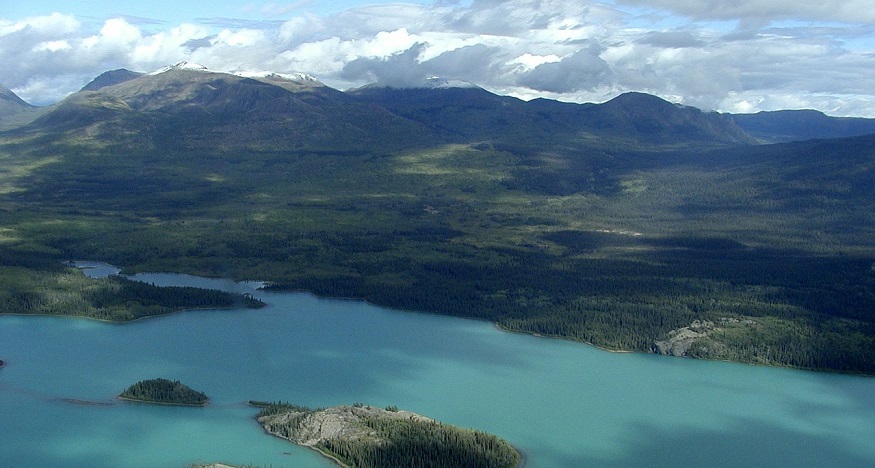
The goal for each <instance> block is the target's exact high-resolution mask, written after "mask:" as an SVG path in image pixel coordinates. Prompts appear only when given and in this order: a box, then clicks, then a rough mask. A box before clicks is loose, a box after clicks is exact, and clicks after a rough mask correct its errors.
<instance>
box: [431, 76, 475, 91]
mask: <svg viewBox="0 0 875 468" xmlns="http://www.w3.org/2000/svg"><path fill="white" fill-rule="evenodd" d="M418 87H419V88H428V89H447V88H479V86H477V85H475V84H474V83H471V82H470V81H464V80H451V79H448V78H442V77H440V76H430V77H428V78H426V79H425V81H423V83H422V85H420V86H418Z"/></svg>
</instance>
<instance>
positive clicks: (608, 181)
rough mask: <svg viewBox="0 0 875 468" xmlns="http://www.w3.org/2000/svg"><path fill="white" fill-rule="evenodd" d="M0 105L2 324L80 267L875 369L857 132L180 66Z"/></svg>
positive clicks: (865, 157)
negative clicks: (36, 103)
mask: <svg viewBox="0 0 875 468" xmlns="http://www.w3.org/2000/svg"><path fill="white" fill-rule="evenodd" d="M3 96H5V97H4V99H5V101H4V102H6V103H7V104H6V105H5V106H4V107H3V108H2V112H3V114H2V115H0V117H3V118H4V119H6V118H10V119H18V120H16V122H17V123H16V124H15V125H14V126H13V125H9V127H14V128H9V129H8V130H5V131H3V132H0V213H3V216H2V218H0V301H13V302H15V301H17V302H15V304H12V306H10V308H9V309H10V310H25V309H27V308H28V307H31V308H32V307H33V306H34V304H44V303H46V302H45V301H43V300H42V299H40V298H46V297H58V298H65V297H70V296H69V295H68V294H67V293H66V292H64V293H59V292H57V291H54V290H51V287H53V286H51V285H53V284H54V285H55V286H54V287H56V288H61V287H62V286H61V285H57V284H56V283H53V282H52V281H53V280H52V278H54V277H53V276H51V275H52V274H54V273H53V272H55V271H56V270H57V269H59V268H62V261H63V260H69V259H71V258H73V259H83V258H84V259H95V260H102V261H108V262H110V263H113V264H116V265H119V266H121V267H123V268H125V269H127V270H129V271H174V272H181V273H191V274H200V275H206V276H221V277H231V278H237V279H258V280H264V281H267V282H268V284H269V285H270V287H272V288H281V289H294V290H308V291H312V292H314V293H317V294H322V295H327V296H335V297H356V298H362V299H366V300H369V301H371V302H374V303H377V304H381V305H386V306H392V307H398V308H401V309H405V310H420V311H428V312H435V313H441V314H449V315H458V316H466V317H475V318H480V319H486V320H491V321H494V322H497V323H498V324H500V325H501V326H502V327H504V328H506V329H509V330H516V331H521V332H527V333H536V334H540V335H548V336H558V337H564V338H569V339H574V340H579V341H585V342H588V343H593V344H596V345H598V346H602V347H605V348H610V349H623V350H638V351H654V350H655V351H659V352H668V353H671V354H681V355H686V356H691V357H700V358H711V359H729V360H736V361H744V362H754V363H761V364H775V365H785V366H794V367H804V368H812V369H829V370H839V371H847V372H865V373H873V374H875V315H873V311H875V133H871V134H870V132H869V131H868V130H869V128H870V127H868V125H869V124H868V122H870V120H868V119H837V118H833V117H826V116H824V115H823V114H820V113H816V112H812V111H789V112H780V113H761V114H753V115H747V116H742V115H726V114H719V113H716V112H703V111H701V110H699V109H695V108H692V107H686V106H680V105H676V104H672V103H669V102H667V101H665V100H663V99H660V98H658V97H655V96H651V95H647V94H642V93H627V94H623V95H620V96H618V97H616V98H615V99H612V100H611V101H608V102H606V103H603V104H572V103H563V102H557V101H552V100H546V99H535V100H532V101H528V102H526V101H522V100H519V99H516V98H512V97H507V96H499V95H496V94H494V93H491V92H489V91H487V90H484V89H482V88H479V87H477V86H474V85H471V84H470V83H458V82H452V81H447V80H440V79H430V80H428V81H427V82H426V83H423V85H422V86H420V87H416V88H401V89H399V88H385V87H377V86H366V87H363V88H359V89H354V90H349V91H346V92H342V91H339V90H336V89H333V88H331V87H329V86H326V85H325V84H323V83H321V82H319V81H318V80H316V79H315V78H313V77H311V76H308V75H304V74H292V75H281V74H271V73H245V72H240V73H218V72H212V71H210V70H207V69H205V68H204V67H201V66H198V65H196V64H187V63H183V64H178V65H176V66H171V67H167V68H165V69H162V70H158V71H156V72H153V73H135V72H131V71H127V70H115V71H110V72H107V73H104V74H102V75H100V76H98V77H97V78H95V79H94V80H93V81H92V82H91V83H89V84H88V85H86V86H85V87H84V88H83V89H82V90H80V91H79V92H77V93H74V94H72V95H71V96H69V97H67V98H66V99H64V100H63V101H61V102H59V103H57V104H56V105H53V106H49V107H46V108H39V109H37V111H34V110H33V108H31V107H30V106H28V105H27V104H26V103H24V102H23V101H21V100H20V99H17V98H16V97H15V96H14V95H13V94H11V92H8V91H6V90H4V91H3ZM27 112H38V114H39V115H36V114H29V115H30V118H29V119H25V120H26V122H25V121H23V120H21V119H19V117H20V116H22V115H26V113H27ZM15 116H19V117H15ZM4 121H7V120H4ZM11 121H12V120H8V121H7V122H11ZM857 133H866V134H864V135H856V134H857ZM849 135H854V136H849ZM832 136H841V138H825V137H832ZM813 137H816V138H817V139H811V138H813ZM784 140H797V141H789V142H783V143H770V144H764V143H766V142H775V141H784ZM802 140H805V141H802ZM23 278H24V279H23ZM28 288H29V289H28ZM40 288H42V289H40ZM46 288H48V289H49V291H47V290H46ZM77 297H79V296H77ZM87 297H90V296H87V294H86V295H85V296H81V297H79V298H80V299H81V300H86V299H87ZM49 305H51V306H52V307H54V308H55V309H57V308H58V307H60V306H58V305H57V304H56V303H54V302H50V303H49ZM47 307H48V306H47ZM71 307H72V306H71ZM62 309H63V307H62ZM53 310H54V309H53ZM37 312H39V311H37ZM678 337H681V338H678ZM657 343H659V345H657Z"/></svg>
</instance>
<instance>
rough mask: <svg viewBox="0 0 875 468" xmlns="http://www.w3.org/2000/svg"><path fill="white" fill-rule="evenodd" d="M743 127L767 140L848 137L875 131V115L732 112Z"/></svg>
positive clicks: (731, 116) (736, 121) (807, 112)
mask: <svg viewBox="0 0 875 468" xmlns="http://www.w3.org/2000/svg"><path fill="white" fill-rule="evenodd" d="M729 116H730V118H732V120H734V121H735V123H737V124H738V126H739V127H741V128H743V129H744V130H746V131H747V132H748V133H750V134H751V135H753V136H754V137H756V138H759V139H761V140H763V141H765V142H786V141H803V140H811V139H815V138H844V137H852V136H859V135H867V134H873V133H875V119H864V118H856V117H831V116H828V115H826V114H824V113H823V112H820V111H816V110H781V111H771V112H766V111H764V112H758V113H756V114H730V115H729Z"/></svg>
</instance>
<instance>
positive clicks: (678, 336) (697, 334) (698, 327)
mask: <svg viewBox="0 0 875 468" xmlns="http://www.w3.org/2000/svg"><path fill="white" fill-rule="evenodd" d="M715 328H716V327H715V325H714V322H711V321H709V320H693V323H691V324H690V325H689V326H687V327H683V328H678V329H676V330H672V331H670V332H668V338H667V339H665V340H662V341H656V342H654V343H653V347H652V349H653V352H654V353H657V354H665V355H669V354H670V355H672V356H686V355H687V352H688V351H689V350H690V347H692V346H693V343H695V342H696V341H698V340H699V339H701V338H705V337H707V336H708V335H709V334H710V333H711V332H712V331H714V329H715Z"/></svg>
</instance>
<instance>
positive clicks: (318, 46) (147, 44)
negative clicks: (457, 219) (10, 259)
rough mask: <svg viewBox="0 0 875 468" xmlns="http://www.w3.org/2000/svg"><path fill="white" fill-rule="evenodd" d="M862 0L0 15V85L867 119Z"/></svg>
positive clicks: (496, 0) (869, 27)
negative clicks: (669, 106)
mask: <svg viewBox="0 0 875 468" xmlns="http://www.w3.org/2000/svg"><path fill="white" fill-rule="evenodd" d="M870 2H871V0H867V1H865V2H863V1H859V0H845V1H841V2H839V1H833V0H827V1H826V2H819V3H809V4H805V3H799V2H795V1H794V2H789V1H787V0H770V1H768V2H767V1H763V0H742V1H738V2H728V1H724V0H696V1H693V0H677V1H675V0H672V1H669V0H622V3H620V4H618V5H619V6H615V5H614V4H612V3H607V2H606V1H595V0H581V1H576V2H569V1H565V0H474V1H472V2H470V5H467V6H465V5H464V4H462V3H460V2H434V3H433V4H431V5H429V6H425V5H414V4H405V3H393V4H379V5H369V6H364V7H359V8H354V9H350V10H347V11H343V12H340V13H338V14H335V15H331V16H316V15H313V14H310V13H305V12H304V10H306V8H301V9H300V10H299V9H298V8H299V7H302V6H304V3H302V2H299V3H292V4H289V5H285V6H283V5H280V6H274V7H271V11H274V12H278V11H280V10H282V9H286V11H287V14H288V12H291V14H295V15H296V16H293V17H291V18H289V19H288V20H286V21H284V22H274V21H267V22H255V21H236V20H233V19H227V18H226V19H211V20H204V21H202V22H201V23H198V24H175V25H163V24H160V23H155V22H134V21H131V20H129V19H125V18H109V19H106V20H105V21H104V22H103V23H102V24H97V25H94V24H92V23H90V22H89V23H81V22H79V21H78V20H77V19H76V18H75V17H73V16H70V15H64V14H57V13H54V14H51V15H46V16H42V17H34V18H25V19H21V20H15V19H6V20H2V19H0V63H3V64H4V67H3V68H2V69H0V83H3V84H4V85H6V86H7V87H10V88H12V89H13V90H14V91H15V92H17V93H19V94H20V95H21V96H22V97H23V98H25V99H26V100H29V101H31V102H35V103H47V102H51V101H53V100H57V99H60V98H61V97H63V96H64V95H65V94H68V93H70V92H73V91H75V90H77V89H78V88H79V87H81V86H82V85H84V84H85V83H87V81H89V80H90V79H92V78H93V77H95V76H96V75H98V74H99V73H101V72H103V71H106V70H109V69H114V68H122V67H124V68H128V69H131V70H136V71H151V70H154V69H157V68H160V67H162V66H164V65H167V64H171V63H175V62H178V61H181V60H189V61H193V62H198V63H202V64H204V65H206V66H208V67H210V68H212V69H216V70H229V71H230V70H238V69H253V70H272V71H276V72H286V73H289V72H307V73H310V74H313V75H315V76H317V77H318V78H320V79H321V80H323V81H324V82H326V83H327V84H329V85H332V86H335V87H338V88H346V87H352V86H360V85H362V84H365V83H366V82H367V81H369V80H379V81H382V82H384V83H391V84H410V83H412V82H417V80H421V79H422V78H425V77H427V76H433V75H439V76H443V77H446V78H449V79H461V80H466V81H471V82H474V83H477V84H479V85H481V86H483V87H485V88H486V89H490V90H492V91H495V92H499V93H506V94H512V95H515V96H518V97H523V98H533V97H548V98H554V99H562V100H568V101H604V100H607V99H610V98H611V97H613V96H615V95H616V94H618V93H620V92H624V91H644V92H650V93H653V94H657V95H660V96H663V97H666V98H671V99H674V100H677V101H679V102H682V103H684V104H689V105H695V106H698V107H702V108H704V109H717V110H727V111H729V110H735V111H738V110H745V111H758V110H763V109H776V108H779V107H798V106H804V107H810V108H816V109H821V110H824V111H828V112H832V113H833V114H835V115H866V116H871V117H875V91H873V90H875V74H873V73H872V72H871V70H872V69H873V68H875V9H872V8H862V4H863V3H870ZM854 8H856V10H854ZM851 12H853V14H852V13H851ZM675 15H684V16H675ZM690 18H692V19H690ZM842 22H844V23H842ZM9 64H11V65H9Z"/></svg>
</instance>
